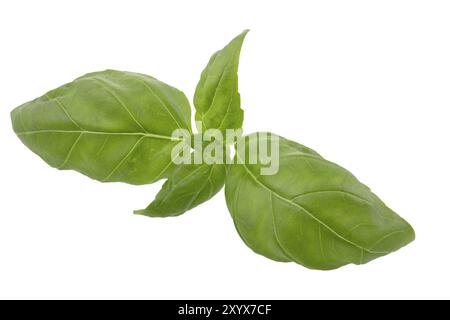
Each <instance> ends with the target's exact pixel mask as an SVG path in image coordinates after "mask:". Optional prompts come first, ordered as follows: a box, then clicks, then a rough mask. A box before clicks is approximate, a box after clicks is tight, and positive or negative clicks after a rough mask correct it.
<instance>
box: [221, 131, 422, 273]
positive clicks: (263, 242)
mask: <svg viewBox="0 0 450 320" xmlns="http://www.w3.org/2000/svg"><path fill="white" fill-rule="evenodd" d="M274 137H275V135H272V136H271V138H269V140H270V139H274ZM255 139H256V140H258V138H257V136H256V135H255V134H253V135H250V136H248V137H247V138H246V148H245V149H246V152H249V150H248V149H249V144H250V143H251V142H250V141H251V140H255ZM279 139H280V141H279V144H280V151H279V153H280V158H279V171H278V173H276V174H275V175H261V173H260V169H261V168H262V165H261V162H260V161H258V162H257V163H256V164H234V165H231V166H230V168H229V171H228V173H227V177H226V182H225V194H226V200H227V205H228V208H229V210H230V212H231V215H232V217H233V220H234V223H235V226H236V228H237V230H238V232H239V234H240V236H241V238H242V239H243V240H244V242H245V243H246V244H247V245H248V246H249V247H250V248H251V249H252V250H254V251H255V252H256V253H258V254H261V255H264V256H266V257H267V258H270V259H273V260H277V261H293V262H297V263H299V264H301V265H303V266H306V267H308V268H312V269H322V270H328V269H335V268H338V267H341V266H343V265H346V264H349V263H353V264H363V263H366V262H369V261H371V260H373V259H375V258H378V257H381V256H384V255H386V254H388V253H391V252H393V251H396V250H398V249H399V248H401V247H403V246H405V245H406V244H408V243H409V242H411V241H413V240H414V237H415V235H414V230H413V229H412V227H411V226H410V225H409V224H408V223H407V222H406V221H405V220H403V219H402V218H401V217H400V216H398V215H397V214H396V213H395V212H393V211H392V210H391V209H389V208H388V207H387V206H386V205H385V204H384V203H383V202H382V201H381V200H380V199H379V198H378V197H377V196H376V195H375V194H373V193H372V192H371V191H370V189H369V188H368V187H366V186H365V185H364V184H362V183H360V182H359V181H358V180H357V179H356V178H355V177H354V176H353V175H352V174H351V173H350V172H348V171H347V170H345V169H344V168H342V167H340V166H338V165H336V164H334V163H332V162H330V161H327V160H325V159H324V158H322V157H321V156H320V155H319V154H317V153H316V152H315V151H313V150H311V149H309V148H306V147H304V146H302V145H300V144H298V143H295V142H292V141H289V140H286V139H284V138H281V137H280V138H279ZM253 142H254V141H253ZM241 157H243V155H242V152H239V151H238V152H237V154H236V158H241Z"/></svg>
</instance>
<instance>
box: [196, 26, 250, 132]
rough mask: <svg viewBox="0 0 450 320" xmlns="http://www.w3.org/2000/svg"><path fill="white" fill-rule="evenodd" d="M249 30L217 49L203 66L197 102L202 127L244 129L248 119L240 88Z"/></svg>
mask: <svg viewBox="0 0 450 320" xmlns="http://www.w3.org/2000/svg"><path fill="white" fill-rule="evenodd" d="M247 32H248V31H244V32H243V33H241V34H240V35H239V36H237V37H236V38H234V39H233V40H232V41H231V42H230V43H229V44H228V45H226V46H225V47H224V48H223V49H222V50H219V51H217V52H216V53H214V54H213V55H212V57H211V59H210V60H209V63H208V65H207V66H206V68H205V69H204V70H203V72H202V74H201V77H200V81H199V83H198V85H197V88H196V91H195V96H194V105H195V108H196V113H195V119H196V120H197V121H202V124H203V126H202V130H203V131H205V130H207V129H219V130H221V131H222V132H225V130H226V129H240V128H241V127H242V122H243V119H244V111H243V110H242V109H241V99H240V95H239V92H238V67H239V55H240V52H241V47H242V43H243V41H244V38H245V35H246V34H247Z"/></svg>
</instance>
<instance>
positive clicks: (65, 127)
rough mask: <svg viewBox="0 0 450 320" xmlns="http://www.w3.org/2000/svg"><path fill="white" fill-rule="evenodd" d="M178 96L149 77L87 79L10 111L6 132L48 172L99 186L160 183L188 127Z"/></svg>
mask: <svg viewBox="0 0 450 320" xmlns="http://www.w3.org/2000/svg"><path fill="white" fill-rule="evenodd" d="M190 114H191V111H190V107H189V103H188V101H187V99H186V97H185V95H184V94H183V93H182V92H180V91H178V90H177V89H175V88H173V87H171V86H169V85H167V84H164V83H162V82H160V81H158V80H156V79H154V78H152V77H150V76H146V75H142V74H137V73H130V72H122V71H114V70H107V71H102V72H95V73H89V74H87V75H84V76H82V77H80V78H78V79H76V80H75V81H73V82H71V83H68V84H65V85H63V86H61V87H59V88H57V89H55V90H52V91H50V92H48V93H47V94H45V95H44V96H42V97H40V98H37V99H35V100H33V101H30V102H27V103H25V104H24V105H22V106H20V107H18V108H16V109H15V110H13V112H12V113H11V118H12V124H13V128H14V131H15V132H16V133H17V135H18V136H19V138H20V139H21V140H22V142H23V143H24V144H25V145H26V146H27V147H28V148H30V149H31V150H32V151H33V152H35V153H36V154H38V155H39V156H40V157H41V158H42V159H43V160H45V161H46V162H47V163H48V164H49V165H51V166H52V167H56V168H58V169H72V170H76V171H79V172H81V173H83V174H85V175H87V176H89V177H91V178H93V179H96V180H100V181H102V182H110V181H120V182H127V183H131V184H146V183H151V182H154V181H156V180H159V179H161V178H164V177H167V175H168V172H167V170H168V168H169V167H170V164H171V150H172V148H173V146H175V145H176V144H178V143H179V141H174V140H173V139H172V138H171V135H172V132H173V131H174V130H175V129H177V128H181V129H187V130H188V131H189V132H191V127H190Z"/></svg>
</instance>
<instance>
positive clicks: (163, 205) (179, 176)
mask: <svg viewBox="0 0 450 320" xmlns="http://www.w3.org/2000/svg"><path fill="white" fill-rule="evenodd" d="M224 182H225V165H223V164H214V165H208V164H186V165H180V166H177V168H176V169H175V171H174V172H173V173H172V175H171V176H170V177H169V179H168V180H167V181H166V182H165V183H164V185H163V187H162V189H161V191H159V193H158V194H157V196H156V198H155V200H154V201H153V202H152V203H151V204H150V205H149V206H148V207H147V208H146V209H143V210H138V211H135V213H136V214H141V215H145V216H149V217H170V216H178V215H181V214H183V213H184V212H186V211H188V210H190V209H192V208H194V207H196V206H198V205H199V204H201V203H203V202H205V201H207V200H209V199H211V198H212V197H213V196H214V195H215V194H216V193H217V192H219V191H220V189H222V187H223V185H224Z"/></svg>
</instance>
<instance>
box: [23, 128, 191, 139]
mask: <svg viewBox="0 0 450 320" xmlns="http://www.w3.org/2000/svg"><path fill="white" fill-rule="evenodd" d="M39 133H61V134H74V133H77V134H82V133H84V134H94V135H116V136H141V137H146V138H155V139H165V140H171V141H184V139H181V138H175V137H169V136H165V135H160V134H155V133H144V132H105V131H90V130H34V131H24V132H17V135H18V136H24V135H32V134H39Z"/></svg>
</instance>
